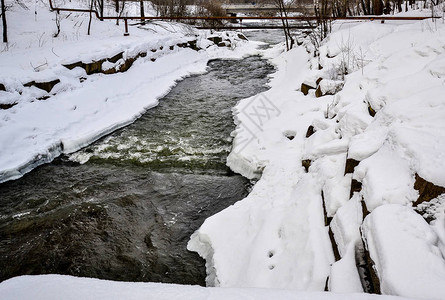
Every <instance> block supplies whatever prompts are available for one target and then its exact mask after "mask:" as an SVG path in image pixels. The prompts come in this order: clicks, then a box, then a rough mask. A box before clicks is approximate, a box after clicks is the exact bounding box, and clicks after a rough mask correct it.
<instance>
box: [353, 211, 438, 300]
mask: <svg viewBox="0 0 445 300" xmlns="http://www.w3.org/2000/svg"><path fill="white" fill-rule="evenodd" d="M362 232H363V237H364V239H365V241H366V245H367V248H368V250H369V253H370V256H371V259H372V260H373V261H374V264H375V270H376V271H377V275H378V277H379V280H380V284H381V291H382V293H383V294H389V295H400V296H405V297H413V298H420V299H429V300H433V299H437V300H439V299H444V295H445V260H444V257H443V255H442V253H441V251H440V249H439V247H438V243H439V238H438V236H437V234H436V232H435V231H434V230H433V229H432V228H431V227H430V225H428V223H427V222H426V221H425V220H424V219H423V218H422V217H421V216H420V215H419V214H417V213H415V212H414V211H413V210H412V209H411V208H409V207H406V206H401V205H383V206H380V207H378V208H376V209H375V210H374V211H373V212H372V213H371V214H370V215H368V216H367V217H366V219H365V221H364V224H363V227H362Z"/></svg>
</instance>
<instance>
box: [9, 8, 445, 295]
mask: <svg viewBox="0 0 445 300" xmlns="http://www.w3.org/2000/svg"><path fill="white" fill-rule="evenodd" d="M25 3H26V4H28V5H29V7H30V8H32V9H30V10H25V9H23V8H21V7H19V6H14V7H13V9H12V11H9V12H8V16H9V18H8V21H9V28H10V33H9V36H10V43H9V45H8V47H7V48H5V47H6V46H5V45H2V49H1V50H2V52H1V53H0V65H1V69H0V83H2V84H3V85H4V86H5V88H6V91H0V104H2V105H4V106H5V107H6V106H8V105H12V104H14V106H12V107H11V108H8V109H2V110H0V181H5V180H10V179H14V178H18V177H20V176H21V175H22V174H23V173H24V172H27V171H29V170H30V169H32V168H33V167H35V166H36V165H38V164H41V163H44V162H46V161H50V160H52V159H53V158H54V157H55V156H57V155H59V154H61V153H69V152H73V151H75V150H77V149H79V148H81V147H82V146H85V145H86V144H88V143H91V142H92V141H94V140H95V139H97V138H99V137H101V136H103V135H104V134H107V133H109V132H110V131H112V130H115V129H116V128H118V127H121V126H125V125H126V124H129V123H130V122H132V121H134V120H135V119H136V118H137V117H138V116H140V114H142V113H143V112H144V111H145V110H147V109H149V108H151V107H153V106H155V105H156V104H157V101H158V99H159V98H160V97H162V95H164V94H165V93H167V92H168V90H169V89H170V88H171V87H172V86H173V85H174V84H175V81H176V80H179V79H181V78H183V77H184V76H188V75H190V74H193V73H200V72H204V71H205V67H206V63H207V61H208V60H209V59H211V58H216V57H234V58H240V57H242V56H243V55H246V54H253V53H259V51H258V50H254V48H255V45H256V44H255V43H252V42H243V41H240V40H238V39H237V38H236V35H231V36H227V38H228V39H230V40H231V41H232V46H236V47H230V48H227V47H217V46H216V45H213V44H212V43H211V42H209V41H208V40H207V37H208V34H209V33H208V32H197V31H194V30H192V29H190V28H189V27H185V26H181V25H172V24H166V23H158V24H150V25H145V26H144V27H142V28H138V27H136V26H130V36H128V37H123V36H122V34H123V25H122V24H121V25H120V26H116V25H115V24H114V23H113V22H105V21H104V22H100V21H98V20H95V19H94V18H93V23H92V35H91V36H86V35H85V32H86V27H87V23H88V16H87V15H86V14H84V15H82V14H64V13H62V16H63V19H62V32H61V34H60V35H59V36H58V37H57V38H53V37H52V34H53V32H54V30H55V25H54V20H52V21H51V18H55V13H54V12H52V13H51V12H49V10H48V7H47V5H46V4H42V3H41V2H31V1H30V2H26V1H25ZM34 10H36V11H38V13H37V15H36V14H35V13H34ZM411 14H429V12H428V11H423V12H411ZM444 34H445V25H444V24H443V20H438V21H437V22H436V23H432V22H431V20H426V21H405V22H397V21H392V22H385V23H384V24H381V23H380V22H350V23H348V22H343V23H335V24H334V26H333V32H332V34H330V36H329V37H328V38H327V39H326V40H325V41H324V42H323V44H322V47H321V48H320V49H319V53H320V56H319V57H314V56H313V55H312V52H310V51H309V52H310V53H308V51H307V49H309V50H311V49H312V46H311V45H310V44H309V43H308V40H306V42H305V44H304V45H303V46H301V47H297V48H295V49H293V50H291V51H289V52H283V49H284V48H283V47H284V46H283V45H279V46H277V47H274V48H272V49H268V50H265V51H262V53H263V54H264V55H265V56H266V57H268V58H270V59H271V60H272V61H273V63H274V64H276V66H277V68H278V71H277V73H275V74H274V76H273V79H272V81H271V83H270V86H271V89H270V90H269V91H267V92H265V93H262V94H260V95H257V96H255V97H252V98H249V99H245V100H243V101H241V102H240V103H239V104H238V105H237V107H235V108H234V116H235V122H236V124H237V126H238V127H237V130H236V131H235V132H234V136H235V139H234V146H233V150H232V153H231V154H230V156H229V158H228V165H229V166H230V167H231V168H232V169H233V170H235V171H237V172H239V173H241V174H243V175H244V176H246V177H249V178H259V180H258V182H257V183H256V184H255V186H254V188H253V190H252V192H251V193H250V194H249V196H248V197H247V198H246V199H244V200H242V201H240V202H238V203H236V204H235V205H233V206H231V207H229V208H227V209H226V210H223V211H222V212H220V213H218V214H217V215H215V216H213V217H211V218H209V219H207V220H206V222H205V223H204V224H203V225H202V227H201V228H200V229H199V230H198V231H196V233H195V234H194V235H193V236H192V238H191V240H190V243H189V245H188V248H189V249H190V250H193V251H197V252H198V253H199V254H200V255H201V256H203V257H204V258H206V261H207V272H208V277H207V284H208V285H209V286H219V287H225V288H202V287H190V286H178V285H165V284H154V283H121V282H110V281H102V280H97V279H84V278H74V277H68V276H57V275H49V276H22V277H18V278H13V279H10V280H7V281H4V282H2V283H0V299H246V298H247V299H252V298H254V299H395V298H393V297H389V296H374V295H367V294H363V293H362V292H363V287H362V284H363V282H362V281H363V276H361V275H360V274H361V272H362V271H363V270H362V269H360V268H358V267H357V265H360V266H362V265H363V263H362V261H363V260H366V257H367V256H368V257H369V259H368V264H367V267H368V269H369V268H370V269H371V271H372V270H374V272H375V273H376V275H377V278H378V280H379V283H380V291H381V292H382V293H383V294H389V295H399V296H403V297H412V298H423V299H444V298H445V296H444V295H445V290H444V287H445V260H444V257H445V212H444V207H445V197H444V196H443V195H440V191H441V190H440V187H445V173H444V172H443V170H444V167H445V159H444V150H443V149H445V136H444V132H445V121H444V120H445V100H444V96H443V95H445V59H444V58H445V35H444ZM194 40H196V41H197V45H198V46H200V47H201V48H202V49H203V50H200V51H195V50H192V49H190V48H181V47H179V46H178V44H183V43H187V42H189V41H194ZM171 46H173V49H172V50H171V48H170V47H171ZM312 50H313V49H312ZM121 52H122V60H117V61H116V62H112V61H110V60H109V61H105V62H104V63H103V64H102V67H103V68H107V69H110V68H119V67H120V66H121V65H122V64H123V60H125V59H126V58H128V57H135V56H136V55H138V54H141V53H146V55H145V56H143V57H139V58H138V59H137V60H136V61H135V62H134V64H133V66H132V67H131V68H130V69H129V70H128V71H126V72H124V73H116V74H109V75H105V74H101V73H99V74H91V75H88V74H87V73H86V71H85V70H84V69H82V68H80V67H77V68H74V69H72V70H69V69H67V68H66V67H64V66H62V65H63V64H72V63H76V62H80V61H81V62H83V63H91V62H93V61H97V60H100V59H106V58H112V57H113V56H115V55H117V54H119V53H121ZM346 71H347V72H346ZM319 78H322V79H323V80H322V81H321V82H319V87H320V89H319V90H320V91H321V92H324V93H326V92H328V93H329V92H331V93H332V92H337V93H336V94H335V95H324V96H322V97H316V96H315V94H316V93H315V89H311V90H309V94H308V95H306V96H305V95H303V93H302V92H301V90H300V86H301V84H302V83H303V82H305V83H307V84H309V85H311V84H312V85H314V87H316V84H314V82H317V81H318V80H317V79H319ZM56 79H58V80H60V82H59V83H57V84H56V85H55V86H54V87H53V89H52V90H51V91H50V92H45V91H43V90H41V89H38V88H36V87H27V86H24V84H26V83H28V82H32V81H35V82H48V81H53V80H56ZM48 96H49V98H47V97H48ZM39 98H40V99H45V98H46V99H45V100H38V99H39ZM374 113H375V116H372V115H374ZM347 161H348V164H351V163H352V164H353V163H354V162H356V164H358V165H357V166H356V167H355V169H353V170H352V167H351V166H350V165H348V164H347ZM303 165H304V166H305V167H306V168H307V170H306V168H305V167H304V166H303ZM348 170H349V171H348ZM346 171H348V172H346ZM419 178H422V179H423V180H424V181H426V182H429V183H430V184H431V185H432V184H434V185H435V186H436V187H438V189H437V190H438V191H439V194H438V195H433V196H434V197H433V199H428V200H429V201H427V202H424V203H422V204H419V207H422V211H423V212H425V211H426V212H427V213H426V214H427V215H428V222H427V221H426V220H425V219H424V218H422V217H421V216H420V215H419V214H418V213H417V212H416V210H415V208H416V207H415V206H416V205H417V203H416V202H417V200H418V198H419V192H418V191H417V190H416V189H414V185H415V183H416V182H418V181H419ZM360 183H361V189H360V188H359V187H360ZM417 186H418V185H417ZM442 193H443V191H442ZM413 203H415V205H413ZM330 233H331V234H330ZM333 242H334V243H333ZM333 245H335V247H333ZM337 251H338V255H339V256H340V257H337V258H336V254H337V253H336V252H337ZM339 258H341V259H339ZM369 261H372V262H373V265H372V266H370V263H369ZM364 268H366V266H365V267H364ZM326 286H327V287H328V289H329V290H330V291H332V292H337V293H350V294H336V293H323V292H322V291H323V290H325V287H326ZM261 288H270V289H261ZM374 288H375V289H376V290H377V289H378V288H377V287H374ZM354 293H361V294H354ZM397 299H401V298H397Z"/></svg>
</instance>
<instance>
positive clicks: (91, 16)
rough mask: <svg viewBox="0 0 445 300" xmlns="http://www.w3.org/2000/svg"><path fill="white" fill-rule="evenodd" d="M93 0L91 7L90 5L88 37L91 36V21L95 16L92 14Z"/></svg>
mask: <svg viewBox="0 0 445 300" xmlns="http://www.w3.org/2000/svg"><path fill="white" fill-rule="evenodd" d="M93 4H94V2H93V0H91V5H90V20H89V21H88V33H87V34H88V35H90V31H91V19H92V18H93V15H92V14H91V10H93Z"/></svg>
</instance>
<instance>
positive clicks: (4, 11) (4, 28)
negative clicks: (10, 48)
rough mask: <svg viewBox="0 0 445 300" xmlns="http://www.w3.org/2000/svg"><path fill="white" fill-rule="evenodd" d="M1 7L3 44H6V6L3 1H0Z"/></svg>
mask: <svg viewBox="0 0 445 300" xmlns="http://www.w3.org/2000/svg"><path fill="white" fill-rule="evenodd" d="M1 5H2V24H3V43H7V42H8V26H7V24H6V6H5V0H1Z"/></svg>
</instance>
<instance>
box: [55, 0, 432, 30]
mask: <svg viewBox="0 0 445 300" xmlns="http://www.w3.org/2000/svg"><path fill="white" fill-rule="evenodd" d="M48 1H49V5H50V8H51V10H54V11H56V12H59V11H68V12H81V13H92V14H94V15H95V16H96V18H97V19H99V20H123V21H124V24H125V32H124V35H125V36H128V35H129V32H128V20H170V21H181V20H195V21H198V20H201V21H217V20H220V21H222V20H227V21H232V22H233V21H240V22H242V21H243V20H295V21H306V22H310V21H319V20H320V19H319V18H317V17H314V16H288V17H255V16H242V17H231V16H227V17H167V16H161V17H141V16H123V17H119V16H100V14H99V13H98V12H97V10H95V9H80V8H64V7H55V6H54V5H53V3H52V0H48ZM431 18H441V17H432V16H424V17H395V16H353V17H345V18H334V17H324V18H323V20H328V21H334V20H361V21H373V20H381V21H385V20H388V21H396V20H398V21H407V20H426V19H431ZM294 27H295V28H304V29H306V28H313V27H314V26H312V25H307V26H302V27H297V26H294ZM201 28H203V29H204V28H206V29H209V28H210V27H201ZM215 28H217V29H227V28H228V29H249V28H251V29H253V28H252V27H234V26H230V27H227V26H226V27H224V26H222V27H221V26H220V27H217V26H215ZM257 28H259V27H257ZM261 28H264V29H270V28H271V26H267V25H266V26H264V27H261ZM273 28H282V26H276V27H273Z"/></svg>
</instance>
